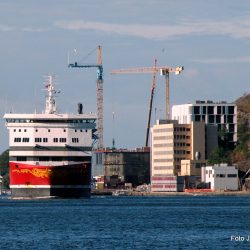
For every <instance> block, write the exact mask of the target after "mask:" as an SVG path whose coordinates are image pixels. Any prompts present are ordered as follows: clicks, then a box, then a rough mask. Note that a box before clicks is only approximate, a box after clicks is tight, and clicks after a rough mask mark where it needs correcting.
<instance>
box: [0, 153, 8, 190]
mask: <svg viewBox="0 0 250 250" xmlns="http://www.w3.org/2000/svg"><path fill="white" fill-rule="evenodd" d="M0 175H1V176H2V177H3V187H4V188H9V179H10V178H9V150H6V151H4V152H3V153H2V154H1V155H0Z"/></svg>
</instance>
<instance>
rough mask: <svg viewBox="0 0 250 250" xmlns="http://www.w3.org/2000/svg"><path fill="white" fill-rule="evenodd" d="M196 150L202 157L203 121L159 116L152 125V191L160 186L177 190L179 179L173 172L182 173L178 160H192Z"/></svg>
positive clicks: (165, 189)
mask: <svg viewBox="0 0 250 250" xmlns="http://www.w3.org/2000/svg"><path fill="white" fill-rule="evenodd" d="M197 152H199V154H200V160H205V124H204V122H193V123H191V124H178V122H177V121H166V120H158V121H157V124H156V125H154V126H153V127H152V128H151V191H153V192H154V191H159V189H160V187H162V191H173V190H175V191H177V190H178V189H179V188H177V186H178V183H180V182H182V181H181V180H178V178H175V176H177V175H181V160H185V159H189V160H194V159H195V154H196V153H197ZM159 178H160V179H159ZM159 180H160V182H161V183H159ZM164 181H165V184H164ZM173 182H174V183H173ZM160 185H161V186H160ZM170 185H171V186H170ZM174 185H175V187H174ZM166 187H169V189H167V188H166Z"/></svg>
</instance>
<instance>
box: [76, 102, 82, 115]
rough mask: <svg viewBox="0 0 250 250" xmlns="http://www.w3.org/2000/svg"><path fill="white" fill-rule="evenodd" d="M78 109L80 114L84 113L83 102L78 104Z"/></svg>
mask: <svg viewBox="0 0 250 250" xmlns="http://www.w3.org/2000/svg"><path fill="white" fill-rule="evenodd" d="M77 107H78V108H77V111H78V114H79V115H80V114H82V103H80V102H79V103H78V105H77Z"/></svg>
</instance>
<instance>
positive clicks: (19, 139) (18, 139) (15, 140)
mask: <svg viewBox="0 0 250 250" xmlns="http://www.w3.org/2000/svg"><path fill="white" fill-rule="evenodd" d="M21 141H22V140H21V138H14V142H21Z"/></svg>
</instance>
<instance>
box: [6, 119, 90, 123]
mask: <svg viewBox="0 0 250 250" xmlns="http://www.w3.org/2000/svg"><path fill="white" fill-rule="evenodd" d="M6 122H13V123H68V124H69V123H94V122H95V120H93V119H84V120H54V121H53V120H38V119H37V120H29V119H28V120H26V119H6Z"/></svg>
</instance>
